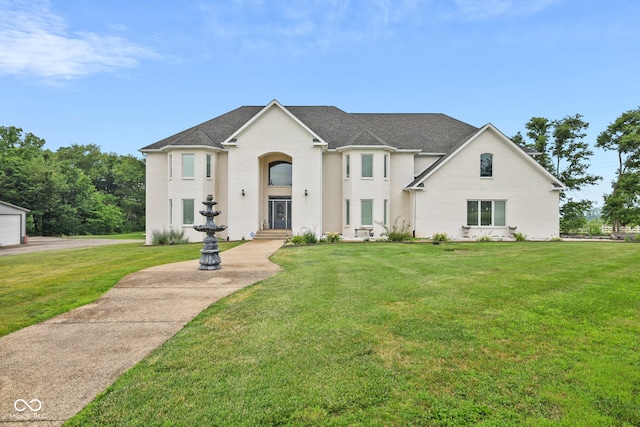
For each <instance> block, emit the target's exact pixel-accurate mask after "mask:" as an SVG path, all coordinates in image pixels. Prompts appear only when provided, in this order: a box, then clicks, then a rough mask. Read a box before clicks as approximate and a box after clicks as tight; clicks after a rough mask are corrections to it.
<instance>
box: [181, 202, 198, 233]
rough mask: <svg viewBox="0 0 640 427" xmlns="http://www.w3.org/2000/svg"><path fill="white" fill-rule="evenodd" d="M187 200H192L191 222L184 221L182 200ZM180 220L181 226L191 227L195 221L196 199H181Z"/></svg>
mask: <svg viewBox="0 0 640 427" xmlns="http://www.w3.org/2000/svg"><path fill="white" fill-rule="evenodd" d="M187 200H191V201H192V202H193V213H192V215H193V222H192V223H191V224H188V223H186V222H184V219H185V217H184V214H185V210H184V202H185V201H187ZM180 222H181V223H182V226H183V227H193V225H194V224H195V223H196V201H195V199H182V218H180Z"/></svg>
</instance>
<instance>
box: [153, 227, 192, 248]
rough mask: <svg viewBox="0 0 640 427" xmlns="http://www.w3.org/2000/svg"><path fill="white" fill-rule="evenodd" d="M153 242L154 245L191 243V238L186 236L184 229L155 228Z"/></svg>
mask: <svg viewBox="0 0 640 427" xmlns="http://www.w3.org/2000/svg"><path fill="white" fill-rule="evenodd" d="M151 243H152V244H154V245H177V244H180V243H189V238H188V237H187V238H185V237H184V230H180V231H178V230H173V229H171V230H169V231H167V230H162V231H157V230H154V231H152V232H151Z"/></svg>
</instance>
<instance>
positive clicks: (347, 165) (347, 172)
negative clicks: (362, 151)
mask: <svg viewBox="0 0 640 427" xmlns="http://www.w3.org/2000/svg"><path fill="white" fill-rule="evenodd" d="M344 164H345V166H344V167H345V171H344V174H345V177H346V178H349V177H350V176H351V156H350V155H349V154H346V155H345V156H344Z"/></svg>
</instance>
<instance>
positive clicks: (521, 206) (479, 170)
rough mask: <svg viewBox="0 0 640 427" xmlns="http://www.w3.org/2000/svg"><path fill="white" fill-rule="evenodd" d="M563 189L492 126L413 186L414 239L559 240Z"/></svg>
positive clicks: (451, 154) (449, 156)
mask: <svg viewBox="0 0 640 427" xmlns="http://www.w3.org/2000/svg"><path fill="white" fill-rule="evenodd" d="M563 188H564V186H563V184H562V183H561V182H560V181H558V180H557V179H556V178H555V177H553V176H552V175H551V174H549V173H548V172H547V171H546V170H544V168H542V167H541V166H540V165H539V164H538V163H537V162H535V160H534V159H532V158H531V157H530V156H529V155H528V154H527V153H525V152H524V151H523V150H522V149H521V148H520V147H518V146H517V145H516V144H514V143H513V142H511V141H510V140H509V139H508V138H506V137H505V136H504V135H503V134H502V133H500V132H499V131H498V130H497V129H496V128H494V127H493V126H492V125H487V126H485V127H483V128H482V129H480V130H479V131H478V132H477V133H476V134H475V135H473V136H472V137H471V138H469V139H468V140H467V141H465V142H464V143H463V144H461V145H460V146H459V147H457V149H455V150H454V151H453V152H452V153H450V154H448V155H447V156H445V158H443V159H442V160H441V161H439V162H437V163H436V164H434V165H432V166H431V167H430V168H429V169H428V170H427V171H426V173H424V174H423V176H422V178H421V179H419V180H417V181H415V182H414V183H412V187H411V191H413V192H414V195H415V200H414V204H415V224H416V234H417V235H418V236H422V237H429V236H432V235H433V234H434V233H447V235H449V236H450V237H452V238H454V239H473V240H475V239H477V238H480V237H482V236H485V235H486V236H491V237H492V238H494V239H501V238H512V237H513V233H522V234H525V235H526V236H527V238H529V239H549V238H552V237H554V236H558V235H559V207H558V204H559V192H560V190H562V189H563Z"/></svg>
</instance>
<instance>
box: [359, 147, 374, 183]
mask: <svg viewBox="0 0 640 427" xmlns="http://www.w3.org/2000/svg"><path fill="white" fill-rule="evenodd" d="M364 156H371V176H363V174H364ZM374 159H375V156H374V155H373V153H362V154H360V179H373V177H374V176H375V168H374V166H375V165H374Z"/></svg>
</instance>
